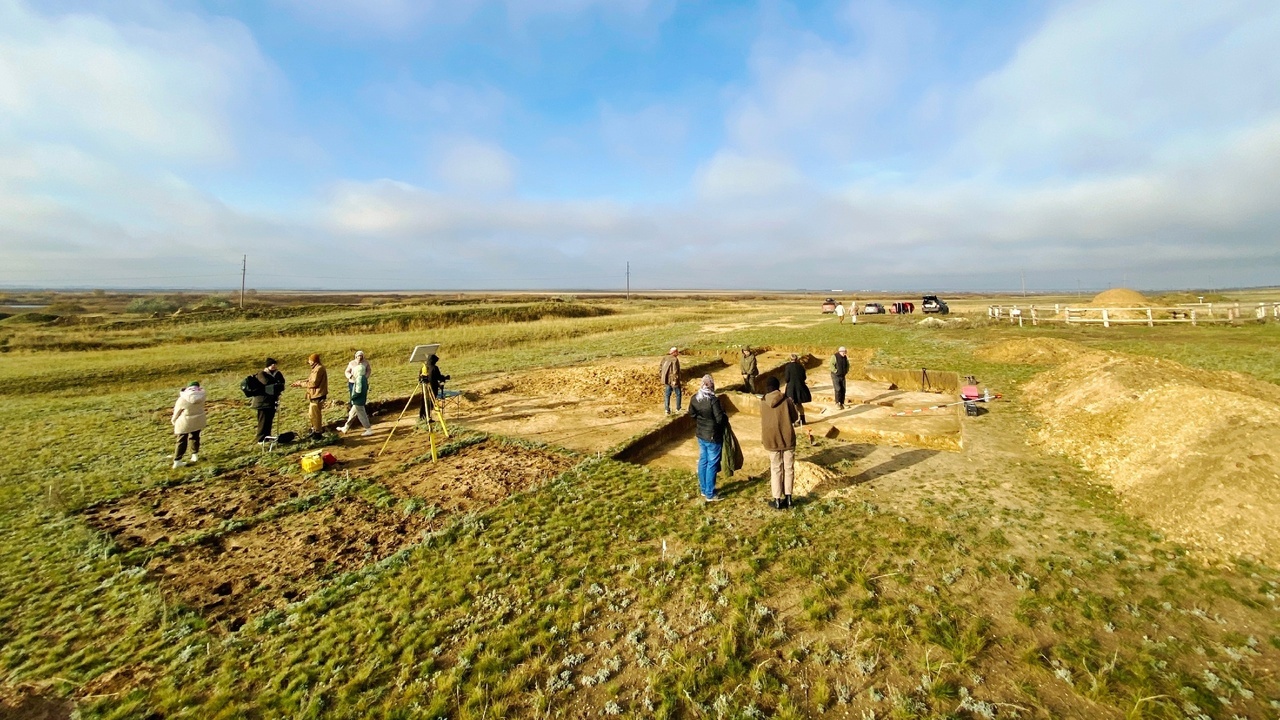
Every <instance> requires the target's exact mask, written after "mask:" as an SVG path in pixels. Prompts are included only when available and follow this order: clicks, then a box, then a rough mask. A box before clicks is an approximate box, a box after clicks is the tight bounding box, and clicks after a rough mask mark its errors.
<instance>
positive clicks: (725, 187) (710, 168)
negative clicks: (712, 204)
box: [695, 152, 803, 200]
mask: <svg viewBox="0 0 1280 720" xmlns="http://www.w3.org/2000/svg"><path fill="white" fill-rule="evenodd" d="M802 184H803V177H802V176H801V174H800V171H798V170H796V168H795V167H794V166H792V165H791V164H790V163H787V162H786V161H784V160H778V159H776V158H763V157H748V156H743V155H738V154H736V153H732V152H720V153H717V154H716V155H715V157H713V158H711V160H709V161H708V162H707V163H706V164H704V165H703V166H702V167H701V168H699V169H698V172H697V175H696V177H695V188H696V189H697V192H698V195H699V197H702V198H705V199H707V200H724V199H732V198H740V197H753V196H754V197H759V196H769V195H777V194H781V193H783V192H785V191H789V190H795V189H797V188H799V187H800V186H801V185H802Z"/></svg>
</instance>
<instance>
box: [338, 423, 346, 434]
mask: <svg viewBox="0 0 1280 720" xmlns="http://www.w3.org/2000/svg"><path fill="white" fill-rule="evenodd" d="M346 432H347V426H346V425H339V426H338V434H339V435H342V434H345V433H346Z"/></svg>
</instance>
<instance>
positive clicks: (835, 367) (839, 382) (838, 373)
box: [830, 346, 849, 410]
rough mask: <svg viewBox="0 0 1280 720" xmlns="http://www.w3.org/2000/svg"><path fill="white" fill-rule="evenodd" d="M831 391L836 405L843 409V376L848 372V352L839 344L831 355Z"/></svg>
mask: <svg viewBox="0 0 1280 720" xmlns="http://www.w3.org/2000/svg"><path fill="white" fill-rule="evenodd" d="M830 368H831V392H832V393H834V394H835V400H836V405H837V406H839V408H840V409H841V410H843V409H844V394H845V382H844V381H845V376H847V375H848V374H849V352H848V351H847V350H845V348H844V346H841V347H840V349H839V350H836V354H835V355H832V356H831V363H830Z"/></svg>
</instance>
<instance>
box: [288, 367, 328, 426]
mask: <svg viewBox="0 0 1280 720" xmlns="http://www.w3.org/2000/svg"><path fill="white" fill-rule="evenodd" d="M307 364H308V365H310V366H311V374H310V375H308V376H307V379H306V380H299V381H297V382H295V383H294V384H293V387H297V388H306V389H307V419H308V420H310V422H311V439H312V440H315V439H316V438H319V437H321V436H322V435H324V401H325V400H326V399H327V398H328V397H329V371H328V370H326V369H325V367H324V364H323V363H321V362H320V356H319V355H318V354H316V353H311V354H310V355H308V356H307Z"/></svg>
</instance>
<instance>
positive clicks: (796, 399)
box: [782, 353, 813, 425]
mask: <svg viewBox="0 0 1280 720" xmlns="http://www.w3.org/2000/svg"><path fill="white" fill-rule="evenodd" d="M782 380H783V382H785V383H786V387H787V390H786V396H787V397H788V398H790V399H791V402H793V403H795V406H796V413H797V414H798V415H799V418H800V420H799V422H800V424H801V425H804V404H805V403H807V402H812V401H813V395H812V394H811V393H810V392H809V385H808V375H807V373H805V371H804V365H801V364H800V356H799V355H797V354H795V353H791V360H790V362H788V363H787V364H786V365H783V366H782Z"/></svg>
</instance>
